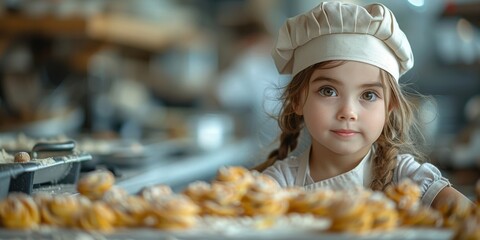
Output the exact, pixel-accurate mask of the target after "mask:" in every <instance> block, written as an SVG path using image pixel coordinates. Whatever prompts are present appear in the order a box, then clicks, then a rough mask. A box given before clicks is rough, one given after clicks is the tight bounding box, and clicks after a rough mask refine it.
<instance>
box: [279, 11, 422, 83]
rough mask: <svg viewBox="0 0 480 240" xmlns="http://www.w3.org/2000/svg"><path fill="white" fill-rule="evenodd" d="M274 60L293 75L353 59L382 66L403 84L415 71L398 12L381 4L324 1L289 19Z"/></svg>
mask: <svg viewBox="0 0 480 240" xmlns="http://www.w3.org/2000/svg"><path fill="white" fill-rule="evenodd" d="M272 56H273V59H274V61H275V64H276V66H277V69H278V71H279V72H280V73H282V74H292V75H295V74H297V73H298V72H300V71H302V70H303V69H305V68H307V67H308V66H310V65H313V64H315V63H318V62H323V61H328V60H352V61H359V62H364V63H368V64H371V65H374V66H377V67H379V68H382V69H384V70H385V71H387V72H388V73H390V74H391V75H392V76H393V77H394V78H395V79H396V80H397V81H398V78H399V77H400V76H402V75H403V74H404V73H405V72H407V71H408V70H410V69H411V68H412V67H413V53H412V49H411V48H410V44H409V42H408V39H407V37H406V36H405V34H404V33H403V32H402V30H401V29H400V27H399V26H398V23H397V21H396V20H395V16H394V15H393V13H392V12H391V11H390V10H389V9H388V8H387V7H385V6H384V5H382V4H379V3H375V4H370V5H367V6H365V7H361V6H358V5H354V4H348V3H341V2H322V3H321V4H319V5H318V6H317V7H315V8H313V9H311V10H310V11H308V12H305V13H303V14H300V15H297V16H295V17H292V18H289V19H287V21H286V22H285V23H284V25H283V26H282V27H281V28H280V31H279V34H278V38H277V40H276V43H275V48H274V49H273V52H272Z"/></svg>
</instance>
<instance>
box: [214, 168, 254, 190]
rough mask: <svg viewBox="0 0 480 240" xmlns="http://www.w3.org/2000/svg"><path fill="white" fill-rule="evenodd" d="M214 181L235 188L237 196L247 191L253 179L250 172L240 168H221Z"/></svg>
mask: <svg viewBox="0 0 480 240" xmlns="http://www.w3.org/2000/svg"><path fill="white" fill-rule="evenodd" d="M216 181H218V182H222V183H229V185H230V186H232V187H234V188H235V191H236V192H238V195H243V194H245V192H246V191H247V189H248V187H249V186H250V184H252V183H253V181H254V179H253V176H252V174H251V173H250V171H249V170H248V169H246V168H244V167H241V166H231V167H221V168H220V169H219V170H218V172H217V177H216Z"/></svg>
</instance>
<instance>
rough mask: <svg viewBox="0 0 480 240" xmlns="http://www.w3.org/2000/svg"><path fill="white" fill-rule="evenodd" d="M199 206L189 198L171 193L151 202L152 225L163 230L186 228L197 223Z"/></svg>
mask: <svg viewBox="0 0 480 240" xmlns="http://www.w3.org/2000/svg"><path fill="white" fill-rule="evenodd" d="M199 212H200V208H199V207H198V205H197V204H195V203H194V202H193V201H192V200H191V199H190V198H188V197H186V196H184V195H180V194H172V195H170V196H167V197H164V198H161V199H158V200H157V201H155V202H153V203H151V207H150V211H149V216H150V217H152V218H153V219H154V223H153V227H155V228H159V229H164V230H176V229H187V228H191V227H193V226H194V225H195V224H196V223H197V218H198V214H199Z"/></svg>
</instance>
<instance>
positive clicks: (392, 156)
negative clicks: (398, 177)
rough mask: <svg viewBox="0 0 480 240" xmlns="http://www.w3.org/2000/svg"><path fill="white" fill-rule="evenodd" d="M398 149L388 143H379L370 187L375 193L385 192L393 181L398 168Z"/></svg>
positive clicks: (379, 141)
mask: <svg viewBox="0 0 480 240" xmlns="http://www.w3.org/2000/svg"><path fill="white" fill-rule="evenodd" d="M397 155H398V149H397V148H395V147H393V146H392V145H391V144H389V143H387V142H386V141H381V140H378V141H377V145H376V148H375V157H374V159H373V168H372V172H373V176H372V179H373V180H372V183H371V185H370V187H371V188H372V190H375V191H383V190H384V189H385V188H386V187H387V186H389V185H390V184H391V183H392V181H393V172H394V170H395V167H396V166H397Z"/></svg>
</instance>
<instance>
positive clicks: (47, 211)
mask: <svg viewBox="0 0 480 240" xmlns="http://www.w3.org/2000/svg"><path fill="white" fill-rule="evenodd" d="M84 206H85V204H82V202H81V200H80V198H78V197H75V196H73V195H58V196H52V197H51V198H50V199H44V200H43V201H40V205H39V209H40V215H41V219H42V222H43V223H46V224H48V225H53V226H59V227H67V226H72V225H74V220H75V219H76V218H77V216H78V215H79V214H80V213H81V211H82V210H83V207H84Z"/></svg>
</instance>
